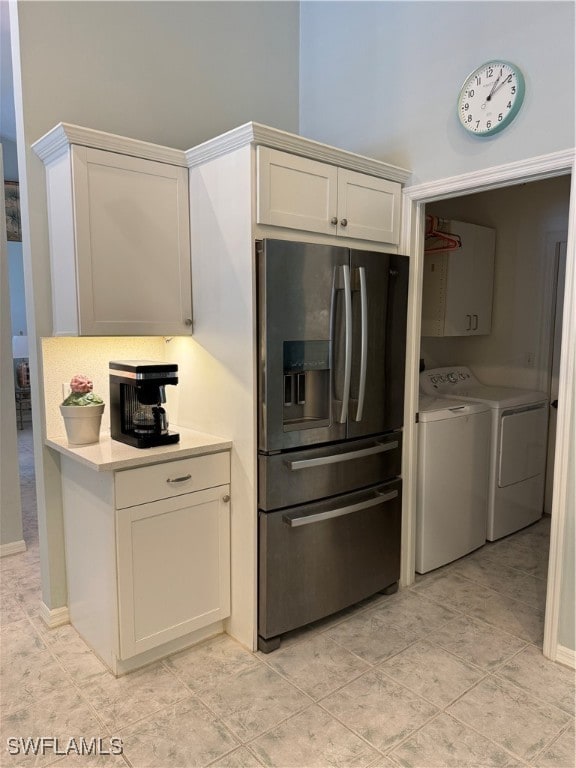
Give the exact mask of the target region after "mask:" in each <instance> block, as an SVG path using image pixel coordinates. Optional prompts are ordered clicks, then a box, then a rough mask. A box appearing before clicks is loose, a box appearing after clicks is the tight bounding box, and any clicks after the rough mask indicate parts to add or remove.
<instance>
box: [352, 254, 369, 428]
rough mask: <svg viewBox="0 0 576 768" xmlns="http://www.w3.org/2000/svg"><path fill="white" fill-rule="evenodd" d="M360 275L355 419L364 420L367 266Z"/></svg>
mask: <svg viewBox="0 0 576 768" xmlns="http://www.w3.org/2000/svg"><path fill="white" fill-rule="evenodd" d="M358 275H359V277H360V328H361V331H360V382H359V384H358V406H357V408H356V416H355V418H354V421H362V412H363V411H364V396H365V394H366V370H367V367H368V292H367V290H366V268H365V267H358Z"/></svg>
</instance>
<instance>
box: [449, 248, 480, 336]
mask: <svg viewBox="0 0 576 768" xmlns="http://www.w3.org/2000/svg"><path fill="white" fill-rule="evenodd" d="M473 281H474V249H473V247H472V245H471V243H470V241H469V240H468V241H467V240H466V238H462V247H461V248H458V249H457V250H455V251H450V252H449V254H448V275H447V285H446V309H445V314H444V336H469V335H470V333H471V331H472V327H473V325H474V318H473V306H472V304H471V298H472V296H473V294H474V284H473Z"/></svg>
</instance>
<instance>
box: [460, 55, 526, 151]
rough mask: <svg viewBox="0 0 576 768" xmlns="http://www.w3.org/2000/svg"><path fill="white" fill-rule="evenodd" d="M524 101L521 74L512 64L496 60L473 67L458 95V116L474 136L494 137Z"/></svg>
mask: <svg viewBox="0 0 576 768" xmlns="http://www.w3.org/2000/svg"><path fill="white" fill-rule="evenodd" d="M523 101H524V76H523V75H522V72H521V71H520V70H519V69H518V67H517V66H516V65H515V64H511V63H510V62H509V61H502V60H500V59H495V60H494V61H487V62H486V63H485V64H482V65H481V66H480V67H478V69H475V70H474V72H472V73H471V74H470V75H468V77H467V78H466V80H465V81H464V84H463V86H462V88H461V89H460V94H459V96H458V117H459V118H460V122H461V123H462V125H463V126H464V128H465V129H466V130H467V131H469V132H470V133H472V134H474V135H475V136H493V135H494V134H495V133H499V132H500V131H501V130H503V129H504V128H506V126H508V125H510V123H511V122H512V120H514V118H515V117H516V115H517V114H518V111H519V110H520V107H521V106H522V102H523Z"/></svg>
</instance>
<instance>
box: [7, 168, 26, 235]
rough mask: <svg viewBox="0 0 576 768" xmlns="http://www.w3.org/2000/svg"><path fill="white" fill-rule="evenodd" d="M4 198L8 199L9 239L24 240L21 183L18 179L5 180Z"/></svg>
mask: <svg viewBox="0 0 576 768" xmlns="http://www.w3.org/2000/svg"><path fill="white" fill-rule="evenodd" d="M4 198H5V201H6V234H7V236H8V240H16V241H18V242H20V241H21V240H22V224H21V222H20V185H19V184H18V182H17V181H5V182H4Z"/></svg>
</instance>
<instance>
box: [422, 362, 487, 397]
mask: <svg viewBox="0 0 576 768" xmlns="http://www.w3.org/2000/svg"><path fill="white" fill-rule="evenodd" d="M475 383H476V378H475V376H474V374H473V373H472V371H471V370H470V369H469V368H468V367H467V366H465V365H459V366H454V367H451V368H430V370H428V371H422V373H421V374H420V389H421V390H422V391H423V392H424V393H425V394H434V393H437V394H438V393H442V394H448V393H450V392H454V393H456V392H458V393H459V394H464V391H463V390H464V388H465V387H466V388H467V387H469V386H470V385H471V384H475Z"/></svg>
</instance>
